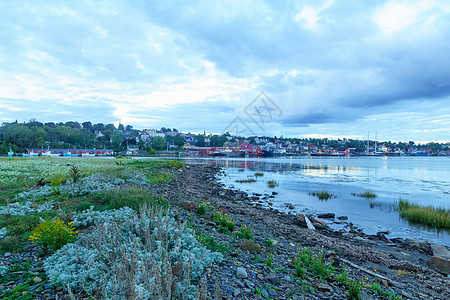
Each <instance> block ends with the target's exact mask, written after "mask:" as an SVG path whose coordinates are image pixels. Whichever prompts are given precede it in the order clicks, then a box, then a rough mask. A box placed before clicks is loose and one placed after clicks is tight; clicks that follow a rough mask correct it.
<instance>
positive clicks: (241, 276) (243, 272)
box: [236, 267, 248, 279]
mask: <svg viewBox="0 0 450 300" xmlns="http://www.w3.org/2000/svg"><path fill="white" fill-rule="evenodd" d="M236 277H237V278H239V279H244V278H247V277H248V275H247V271H246V270H245V269H244V268H242V267H238V268H236Z"/></svg>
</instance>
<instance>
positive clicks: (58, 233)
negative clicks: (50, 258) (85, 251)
mask: <svg viewBox="0 0 450 300" xmlns="http://www.w3.org/2000/svg"><path fill="white" fill-rule="evenodd" d="M77 232H78V231H76V230H75V227H74V225H73V224H72V222H69V223H68V224H65V223H64V222H63V221H61V220H60V219H59V218H56V219H51V220H46V221H41V222H40V223H39V225H38V226H37V227H36V228H35V229H34V230H33V233H32V235H31V236H30V241H31V242H32V243H36V244H38V245H39V246H41V247H42V248H43V249H45V250H50V251H56V250H58V249H59V248H61V247H62V246H64V245H65V244H67V243H70V242H73V241H74V240H75V234H76V233H77Z"/></svg>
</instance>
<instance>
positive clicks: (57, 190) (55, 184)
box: [50, 178, 62, 195]
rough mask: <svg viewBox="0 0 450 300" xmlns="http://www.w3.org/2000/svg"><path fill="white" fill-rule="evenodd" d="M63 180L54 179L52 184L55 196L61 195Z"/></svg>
mask: <svg viewBox="0 0 450 300" xmlns="http://www.w3.org/2000/svg"><path fill="white" fill-rule="evenodd" d="M61 182H62V178H58V179H54V180H52V183H51V185H50V186H51V191H52V194H53V195H59V194H60V193H61V189H60V188H59V187H60V186H61Z"/></svg>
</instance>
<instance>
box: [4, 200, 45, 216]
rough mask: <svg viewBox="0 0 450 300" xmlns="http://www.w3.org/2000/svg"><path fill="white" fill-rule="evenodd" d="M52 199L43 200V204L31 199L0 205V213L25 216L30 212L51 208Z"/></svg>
mask: <svg viewBox="0 0 450 300" xmlns="http://www.w3.org/2000/svg"><path fill="white" fill-rule="evenodd" d="M53 205H54V203H53V201H49V202H45V203H43V204H40V205H38V204H35V203H33V202H31V201H26V202H22V203H20V202H14V203H10V204H7V205H5V206H1V207H0V215H13V216H25V215H26V214H29V213H32V212H43V211H46V210H51V209H52V208H53Z"/></svg>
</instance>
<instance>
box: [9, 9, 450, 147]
mask: <svg viewBox="0 0 450 300" xmlns="http://www.w3.org/2000/svg"><path fill="white" fill-rule="evenodd" d="M0 41H1V42H0V122H11V121H15V120H16V119H17V120H18V121H19V122H23V121H28V120H30V119H31V118H36V119H37V120H38V121H41V122H49V121H55V122H61V121H62V122H66V121H69V120H71V121H79V122H83V121H88V120H90V121H92V122H93V123H99V122H102V123H115V124H116V125H117V124H118V123H119V122H121V123H122V124H125V125H127V124H130V125H133V126H134V127H135V128H160V127H163V126H164V127H171V128H173V127H175V128H178V129H181V130H182V131H184V132H188V131H190V132H203V130H206V131H207V132H213V133H220V132H223V131H229V132H232V133H240V134H242V135H252V134H258V135H276V136H280V135H283V136H292V137H330V138H337V137H352V138H361V139H365V138H366V137H367V134H368V131H370V138H371V139H374V138H375V132H377V138H378V139H379V140H392V141H408V140H415V141H450V105H449V104H450V58H449V57H450V56H449V55H450V2H449V1H431V0H430V1H414V0H408V1H361V0H358V1H347V0H341V1H316V0H314V1H261V0H255V1H244V0H239V1H211V0H208V1H8V0H0Z"/></svg>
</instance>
